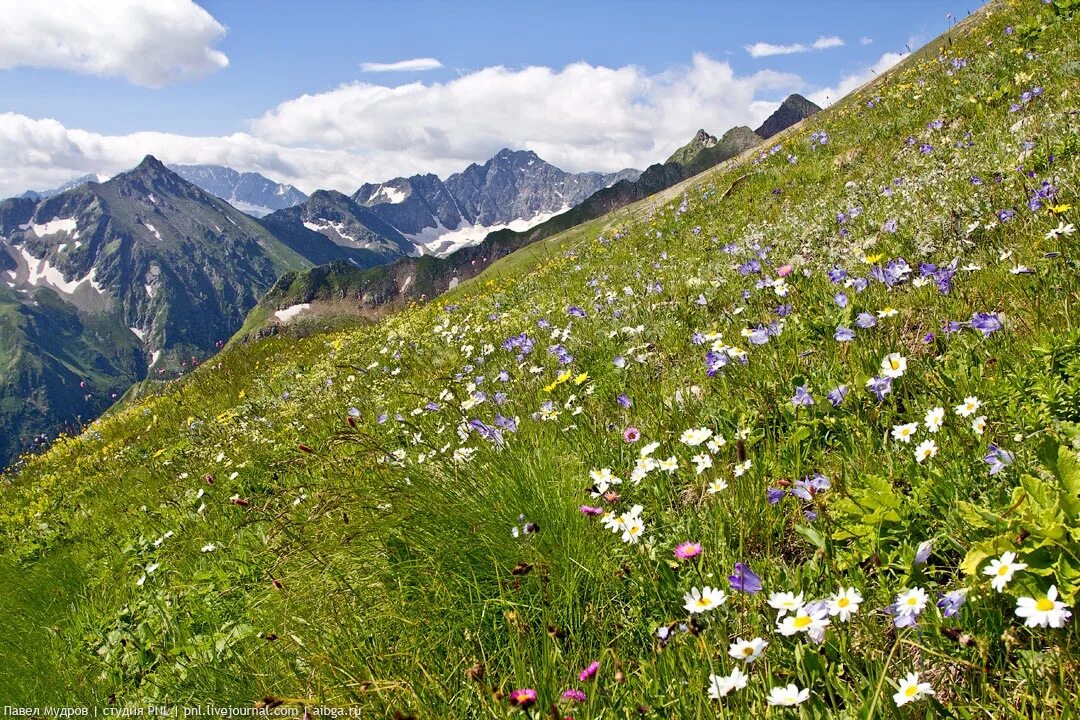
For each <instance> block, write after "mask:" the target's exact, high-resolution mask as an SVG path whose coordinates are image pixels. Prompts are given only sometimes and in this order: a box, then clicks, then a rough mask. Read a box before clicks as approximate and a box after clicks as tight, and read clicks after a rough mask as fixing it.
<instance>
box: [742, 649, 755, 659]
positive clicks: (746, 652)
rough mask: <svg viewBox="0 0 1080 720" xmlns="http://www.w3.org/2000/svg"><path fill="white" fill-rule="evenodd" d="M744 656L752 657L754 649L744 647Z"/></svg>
mask: <svg viewBox="0 0 1080 720" xmlns="http://www.w3.org/2000/svg"><path fill="white" fill-rule="evenodd" d="M742 654H743V655H745V656H746V657H750V656H751V655H753V654H754V648H752V647H744V648H743V649H742Z"/></svg>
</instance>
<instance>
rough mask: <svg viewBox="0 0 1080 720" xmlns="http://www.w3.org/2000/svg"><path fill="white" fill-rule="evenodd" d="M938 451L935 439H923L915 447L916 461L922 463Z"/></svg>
mask: <svg viewBox="0 0 1080 720" xmlns="http://www.w3.org/2000/svg"><path fill="white" fill-rule="evenodd" d="M937 452H938V447H937V443H936V442H934V441H933V440H923V441H922V442H921V443H919V445H918V446H917V447H916V448H915V461H916V462H918V463H922V462H924V461H925V460H928V459H929V458H932V457H934V456H935V455H937Z"/></svg>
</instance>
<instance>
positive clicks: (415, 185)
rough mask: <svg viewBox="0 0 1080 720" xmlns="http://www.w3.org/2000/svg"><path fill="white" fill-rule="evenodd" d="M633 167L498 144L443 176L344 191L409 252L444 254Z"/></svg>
mask: <svg viewBox="0 0 1080 720" xmlns="http://www.w3.org/2000/svg"><path fill="white" fill-rule="evenodd" d="M640 174H641V173H640V171H638V170H621V171H619V172H616V173H597V172H585V173H568V172H565V171H563V170H560V169H559V168H557V167H555V166H554V165H552V164H550V163H548V162H545V161H544V160H542V159H540V157H539V156H538V155H537V154H536V153H534V152H531V151H514V150H506V149H504V150H501V151H499V152H498V153H497V154H496V155H495V156H494V157H493V158H491V159H490V160H488V161H487V162H485V163H484V164H483V165H478V164H475V163H474V164H472V165H469V166H468V167H467V168H465V170H463V171H462V172H460V173H455V174H453V175H451V176H450V177H448V178H447V179H446V180H445V181H443V180H440V179H439V178H438V177H436V176H435V175H430V174H429V175H413V176H412V177H409V178H395V179H393V180H389V181H387V182H384V183H378V184H371V183H369V184H365V185H363V186H361V188H360V189H359V190H357V191H356V192H355V193H354V194H353V196H352V199H353V201H354V202H356V203H357V204H358V205H360V206H362V207H364V208H367V209H368V210H369V211H370V212H371V214H372V215H374V216H375V217H378V218H379V219H381V220H383V221H384V222H385V223H387V224H388V225H390V226H391V227H393V228H394V229H395V230H396V231H397V232H398V233H400V234H401V235H403V236H404V237H405V238H406V239H407V240H408V241H409V242H410V243H412V244H413V246H414V247H415V254H425V255H438V256H440V257H444V256H446V255H448V254H450V253H452V252H454V251H455V250H457V249H459V248H462V247H466V246H468V245H475V244H476V243H479V242H480V241H482V240H483V239H484V238H485V237H486V236H487V234H488V233H490V232H494V231H496V230H503V229H506V228H510V229H513V230H526V229H528V228H530V227H533V226H534V225H537V224H539V223H542V222H544V221H545V220H548V219H550V218H551V217H553V216H555V215H558V214H559V213H561V212H565V211H567V210H569V209H570V208H572V207H574V206H575V205H577V204H578V203H580V202H581V201H582V200H584V199H585V198H587V197H588V196H590V195H592V194H593V193H594V192H596V191H597V190H600V189H602V188H605V187H608V186H610V185H613V184H614V183H616V182H618V181H619V180H623V179H629V180H633V179H636V178H637V176H638V175H640Z"/></svg>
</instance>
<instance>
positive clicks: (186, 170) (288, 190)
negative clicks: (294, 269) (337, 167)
mask: <svg viewBox="0 0 1080 720" xmlns="http://www.w3.org/2000/svg"><path fill="white" fill-rule="evenodd" d="M169 169H170V170H172V171H173V172H175V173H176V174H177V175H179V176H180V177H182V178H184V179H185V180H187V181H188V182H190V183H192V184H193V185H198V186H199V187H200V188H202V189H203V190H205V191H206V192H208V193H210V194H211V195H216V196H217V197H219V198H221V199H222V200H224V201H226V202H227V203H229V204H230V205H232V206H233V207H235V208H236V209H237V210H240V211H241V212H245V213H247V214H248V215H252V216H254V217H263V216H264V215H269V214H270V213H272V212H274V211H275V210H281V209H283V208H287V207H292V206H293V205H298V204H299V203H302V202H304V200H306V199H307V195H305V194H304V193H302V192H300V191H299V190H297V189H296V188H294V187H293V186H292V185H285V184H283V183H278V182H274V181H273V180H270V179H268V178H266V177H263V176H262V175H260V174H259V173H254V172H245V173H241V172H237V171H236V170H233V169H232V168H228V167H223V166H221V165H170V166H169Z"/></svg>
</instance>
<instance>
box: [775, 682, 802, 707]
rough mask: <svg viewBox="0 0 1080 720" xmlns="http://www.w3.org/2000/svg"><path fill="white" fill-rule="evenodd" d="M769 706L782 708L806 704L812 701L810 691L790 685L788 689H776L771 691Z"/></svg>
mask: <svg viewBox="0 0 1080 720" xmlns="http://www.w3.org/2000/svg"><path fill="white" fill-rule="evenodd" d="M768 699H769V704H770V705H780V706H787V707H790V706H794V705H799V704H801V703H804V702H806V701H807V700H809V699H810V689H809V688H803V689H802V690H800V689H799V687H798V686H797V685H795V684H791V685H788V686H787V687H774V688H772V689H771V690H769V698H768Z"/></svg>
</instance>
